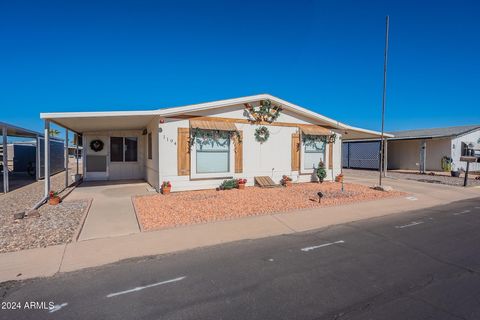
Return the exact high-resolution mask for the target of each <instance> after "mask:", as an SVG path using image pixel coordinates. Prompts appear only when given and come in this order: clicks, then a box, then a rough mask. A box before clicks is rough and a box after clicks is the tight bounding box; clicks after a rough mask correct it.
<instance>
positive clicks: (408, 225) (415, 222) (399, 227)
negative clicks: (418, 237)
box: [395, 221, 423, 229]
mask: <svg viewBox="0 0 480 320" xmlns="http://www.w3.org/2000/svg"><path fill="white" fill-rule="evenodd" d="M422 223H423V221H413V222H412V223H409V224H405V225H403V226H395V228H397V229H403V228H408V227H413V226H416V225H419V224H422Z"/></svg>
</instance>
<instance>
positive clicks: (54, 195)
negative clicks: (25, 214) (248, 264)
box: [48, 191, 61, 206]
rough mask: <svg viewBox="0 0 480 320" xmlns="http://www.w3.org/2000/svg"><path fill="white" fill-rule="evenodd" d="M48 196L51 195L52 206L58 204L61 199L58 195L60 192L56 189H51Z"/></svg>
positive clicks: (49, 202) (50, 202)
mask: <svg viewBox="0 0 480 320" xmlns="http://www.w3.org/2000/svg"><path fill="white" fill-rule="evenodd" d="M48 196H49V197H48V204H50V205H52V206H56V205H57V204H59V203H60V201H61V199H60V197H59V196H58V192H56V191H50V193H49V194H48Z"/></svg>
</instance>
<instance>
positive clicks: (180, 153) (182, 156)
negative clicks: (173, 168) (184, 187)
mask: <svg viewBox="0 0 480 320" xmlns="http://www.w3.org/2000/svg"><path fill="white" fill-rule="evenodd" d="M177 169H178V175H179V176H188V175H190V129H189V128H178V138H177Z"/></svg>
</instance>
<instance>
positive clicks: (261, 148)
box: [159, 106, 341, 191]
mask: <svg viewBox="0 0 480 320" xmlns="http://www.w3.org/2000/svg"><path fill="white" fill-rule="evenodd" d="M243 111H244V107H243V106H236V107H230V108H226V109H224V110H222V109H220V110H217V111H216V113H212V112H209V113H201V112H197V113H192V114H196V115H202V116H205V115H210V116H212V117H222V118H236V119H245V116H244V114H243ZM277 121H278V122H288V123H298V124H305V123H308V122H307V120H306V119H303V118H301V117H295V116H294V115H293V114H291V113H287V112H284V113H282V114H281V115H280V117H279V118H278V119H277ZM236 126H237V128H238V129H239V130H242V131H243V173H240V174H234V175H233V177H235V178H247V179H248V183H247V185H253V183H254V177H255V176H270V177H272V179H273V180H274V181H275V182H277V183H278V182H279V181H280V179H281V177H282V175H284V174H285V175H289V176H291V177H292V178H293V180H294V181H296V182H300V181H302V182H306V181H310V180H311V174H306V175H301V174H299V172H298V171H295V172H292V170H291V139H292V133H295V132H297V131H298V129H297V128H296V127H280V126H266V127H267V128H268V129H269V131H270V137H269V139H268V141H266V142H265V143H263V144H260V143H258V142H257V141H256V140H255V136H254V133H255V128H256V127H257V126H256V125H250V124H244V123H237V124H236ZM159 127H160V131H161V132H159V171H160V182H162V181H171V182H172V191H183V190H196V189H210V188H216V187H218V186H219V185H220V183H221V182H222V180H223V179H225V178H226V177H225V178H221V179H208V180H191V179H190V177H189V176H178V175H177V132H178V128H188V127H189V121H188V120H174V119H166V120H165V123H163V124H160V125H159ZM339 138H340V135H339ZM339 138H338V139H337V142H336V143H335V145H334V156H333V159H334V171H333V172H332V170H327V179H328V180H333V179H334V177H335V175H337V174H339V173H340V163H341V141H340V139H339ZM328 151H329V150H328V146H327V148H326V154H325V159H328ZM231 153H232V156H233V150H232V152H231ZM193 169H194V168H192V170H193Z"/></svg>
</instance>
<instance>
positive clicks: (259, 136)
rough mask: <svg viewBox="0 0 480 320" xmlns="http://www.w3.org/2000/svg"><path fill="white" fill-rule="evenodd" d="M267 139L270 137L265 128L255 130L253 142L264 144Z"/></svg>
mask: <svg viewBox="0 0 480 320" xmlns="http://www.w3.org/2000/svg"><path fill="white" fill-rule="evenodd" d="M268 137H270V132H269V131H268V128H267V127H265V126H261V127H259V128H257V129H255V140H257V141H258V142H260V143H264V142H265V141H267V140H268Z"/></svg>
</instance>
